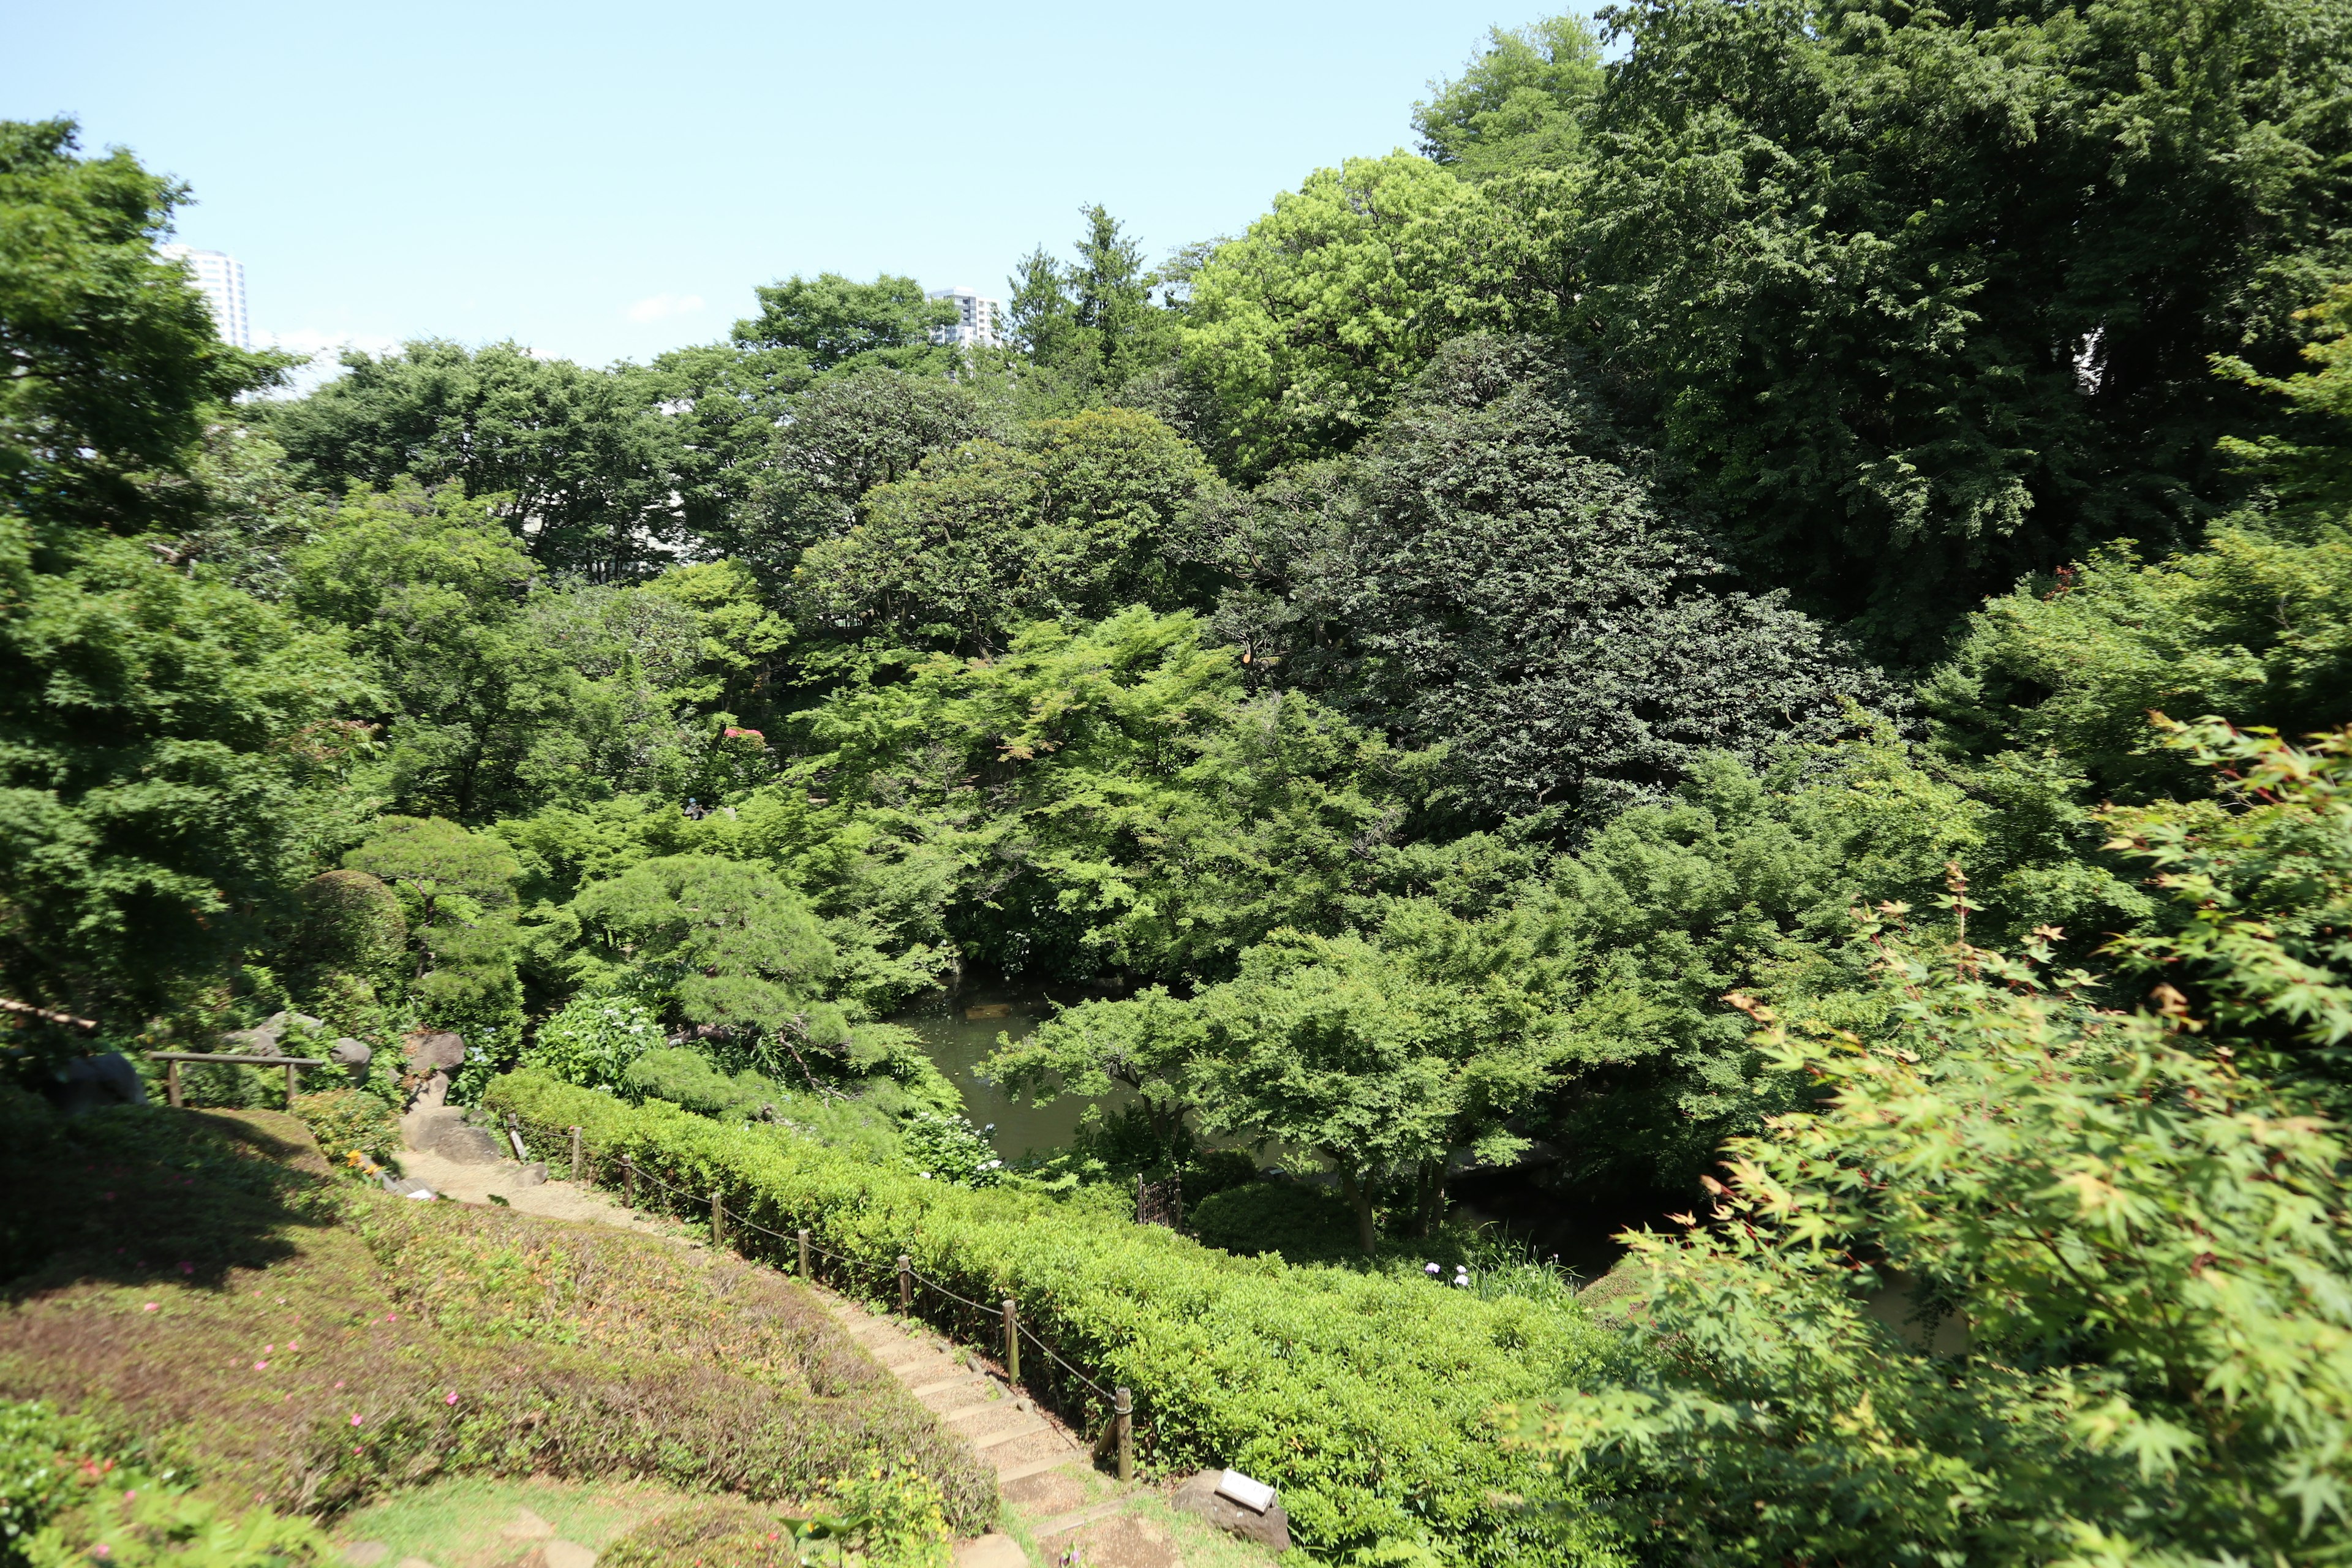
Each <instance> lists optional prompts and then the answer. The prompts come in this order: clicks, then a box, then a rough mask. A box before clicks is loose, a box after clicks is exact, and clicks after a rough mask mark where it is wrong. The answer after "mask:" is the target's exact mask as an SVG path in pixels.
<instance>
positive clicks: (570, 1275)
mask: <svg viewBox="0 0 2352 1568" xmlns="http://www.w3.org/2000/svg"><path fill="white" fill-rule="evenodd" d="M0 1184H5V1191H7V1192H8V1193H9V1194H10V1202H9V1204H8V1205H6V1209H5V1215H6V1217H5V1221H4V1222H0V1278H5V1279H6V1280H7V1281H8V1285H7V1289H8V1293H9V1300H8V1303H7V1305H6V1307H5V1311H6V1313H7V1321H6V1323H5V1329H0V1396H13V1397H20V1398H28V1397H45V1398H48V1399H51V1400H54V1401H56V1402H58V1403H59V1404H60V1405H65V1406H66V1407H68V1408H79V1409H83V1410H86V1411H89V1412H91V1413H94V1414H96V1415H100V1417H101V1418H103V1419H106V1420H108V1421H109V1422H110V1424H113V1425H115V1426H120V1427H121V1428H122V1429H123V1430H125V1431H126V1432H130V1433H134V1434H136V1435H137V1436H139V1437H141V1438H142V1440H144V1441H145V1442H146V1444H147V1445H148V1447H150V1449H151V1451H152V1452H154V1453H155V1454H156V1455H157V1457H158V1458H162V1459H165V1460H168V1461H171V1462H176V1463H183V1464H187V1465H190V1466H192V1467H193V1468H195V1469H196V1470H197V1472H198V1473H199V1474H200V1475H201V1476H203V1477H204V1478H205V1482H206V1485H207V1488H208V1489H210V1490H213V1491H215V1493H217V1494H218V1495H220V1496H221V1497H223V1498H224V1499H225V1500H233V1501H236V1502H238V1503H240V1504H242V1503H246V1502H250V1501H260V1502H265V1503H268V1504H269V1505H270V1506H272V1507H274V1508H278V1509H279V1510H290V1511H304V1512H313V1513H320V1512H330V1513H331V1512H334V1511H338V1510H343V1509H347V1508H350V1507H352V1506H354V1505H357V1504H359V1503H362V1502H363V1501H365V1500H369V1499H370V1498H373V1497H375V1496H378V1495H380V1494H382V1493H383V1492H384V1491H385V1490H386V1489H390V1488H392V1487H395V1486H397V1485H400V1484H402V1483H405V1482H412V1481H416V1480H420V1479H424V1478H425V1477H428V1476H434V1475H439V1474H488V1475H521V1474H531V1473H537V1474H546V1475H554V1476H560V1477H574V1478H588V1477H598V1476H613V1475H635V1476H644V1477H648V1478H653V1479H660V1480H663V1481H666V1482H668V1483H670V1484H673V1485H678V1486H683V1487H688V1488H694V1489H725V1490H730V1491H734V1492H738V1493H740V1494H742V1495H744V1496H747V1497H751V1498H762V1499H766V1498H789V1499H800V1498H806V1497H809V1496H811V1495H813V1494H814V1492H815V1491H816V1489H818V1488H819V1487H820V1486H821V1485H822V1483H823V1482H824V1480H825V1479H828V1478H830V1477H833V1476H836V1475H841V1474H845V1473H849V1472H851V1471H853V1470H854V1471H861V1472H862V1471H863V1470H864V1469H866V1468H869V1467H870V1466H871V1465H873V1464H875V1463H877V1462H879V1463H882V1464H884V1465H887V1466H889V1467H891V1468H900V1469H908V1470H914V1471H919V1472H920V1473H922V1474H924V1475H926V1476H928V1477H929V1479H931V1480H932V1481H933V1482H934V1483H935V1484H937V1486H938V1487H939V1489H940V1493H941V1495H942V1497H943V1499H944V1500H945V1503H946V1511H947V1516H948V1520H949V1522H950V1524H951V1525H953V1526H955V1527H957V1528H958V1529H960V1530H965V1531H970V1530H974V1529H977V1528H980V1527H982V1526H984V1525H985V1524H986V1522H987V1521H989V1520H991V1519H992V1517H993V1515H994V1513H995V1489H994V1482H993V1479H992V1477H991V1476H990V1474H989V1473H988V1472H987V1471H986V1470H985V1469H984V1468H982V1466H981V1465H980V1464H979V1462H978V1461H977V1459H976V1458H974V1457H973V1456H972V1454H971V1450H970V1449H969V1448H968V1447H965V1446H964V1445H963V1444H962V1443H961V1441H959V1440H957V1439H954V1438H952V1437H950V1436H946V1435H944V1434H942V1433H941V1432H940V1429H939V1427H938V1426H937V1425H936V1423H934V1422H933V1421H932V1420H931V1418H930V1417H929V1415H928V1414H927V1413H925V1412H924V1411H923V1410H922V1409H921V1408H920V1407H919V1406H918V1405H915V1404H914V1402H913V1401H912V1400H910V1399H908V1397H907V1396H906V1395H905V1394H904V1392H903V1391H902V1390H900V1389H899V1388H898V1384H896V1383H895V1382H893V1381H892V1380H891V1379H890V1378H889V1376H888V1375H887V1373H884V1372H883V1371H882V1370H881V1368H879V1367H878V1366H877V1365H876V1364H875V1363H873V1362H872V1361H871V1360H869V1359H868V1358H866V1356H865V1355H864V1354H863V1352H859V1351H858V1350H856V1347H855V1346H853V1345H851V1344H850V1343H849V1342H848V1341H847V1339H846V1338H845V1336H843V1335H842V1334H841V1333H840V1332H839V1331H838V1330H837V1329H835V1327H834V1325H833V1324H832V1322H831V1321H830V1320H828V1319H827V1318H825V1317H824V1314H823V1312H822V1311H821V1310H820V1309H818V1308H817V1307H816V1306H815V1305H814V1303H813V1302H811V1301H809V1300H807V1298H806V1297H805V1296H803V1294H802V1293H801V1292H800V1291H799V1290H797V1289H795V1288H794V1287H793V1286H792V1285H791V1284H790V1282H788V1281H785V1280H782V1279H777V1278H776V1277H775V1276H773V1275H772V1274H770V1273H767V1272H765V1271H762V1270H757V1269H751V1268H743V1267H740V1266H737V1265H728V1264H717V1265H712V1266H705V1267H698V1266H697V1265H695V1264H694V1263H692V1262H691V1261H689V1260H688V1258H686V1257H685V1256H684V1255H682V1254H680V1253H679V1252H677V1250H676V1249H675V1248H672V1247H666V1246H664V1245H663V1244H661V1243H659V1242H657V1241H654V1240H651V1239H648V1238H646V1237H637V1236H633V1235H628V1234H625V1233H621V1232H608V1231H603V1230H594V1229H591V1228H589V1227H581V1226H564V1225H559V1224H555V1223H553V1222H549V1221H542V1220H535V1219H531V1218H529V1217H527V1216H523V1215H514V1214H510V1213H508V1212H504V1211H498V1210H490V1211H477V1210H469V1209H460V1208H457V1207H456V1206H455V1205H419V1204H414V1203H407V1202H404V1201H403V1200H398V1199H394V1198H392V1197H390V1196H388V1195H386V1194H380V1193H374V1192H370V1191H365V1190H361V1189H357V1188H354V1187H352V1186H351V1185H350V1184H344V1183H339V1182H338V1181H337V1180H336V1178H335V1177H334V1176H333V1174H332V1173H331V1172H330V1171H329V1169H328V1167H327V1165H326V1163H325V1162H324V1161H323V1160H322V1159H321V1158H320V1156H319V1154H318V1152H317V1150H316V1147H315V1145H313V1144H312V1143H311V1142H310V1137H309V1135H308V1133H307V1132H306V1131H304V1130H303V1129H302V1127H301V1125H300V1123H299V1122H297V1121H294V1120H293V1119H291V1118H289V1117H286V1116H282V1115H278V1114H275V1113H272V1112H268V1111H244V1112H234V1113H231V1112H195V1113H190V1112H172V1111H168V1110H156V1109H144V1108H137V1109H134V1108H124V1109H122V1110H113V1111H107V1112H101V1113H99V1114H97V1115H93V1116H89V1117H85V1118H82V1119H79V1120H78V1121H71V1122H58V1121H56V1120H54V1119H53V1118H51V1117H49V1116H48V1114H47V1110H46V1109H45V1108H42V1107H39V1106H38V1105H37V1102H33V1101H30V1100H26V1098H24V1097H21V1096H14V1095H10V1096H7V1097H6V1098H5V1099H0Z"/></svg>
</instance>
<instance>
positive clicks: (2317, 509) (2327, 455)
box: [2215, 283, 2352, 519]
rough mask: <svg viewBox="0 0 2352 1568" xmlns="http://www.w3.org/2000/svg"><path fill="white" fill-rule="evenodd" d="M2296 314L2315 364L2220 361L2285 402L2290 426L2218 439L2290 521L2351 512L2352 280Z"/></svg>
mask: <svg viewBox="0 0 2352 1568" xmlns="http://www.w3.org/2000/svg"><path fill="white" fill-rule="evenodd" d="M2295 319H2296V320H2297V321H2302V322H2304V323H2305V324H2306V326H2307V328H2308V329H2309V330H2310V331H2311V332H2312V334H2313V337H2312V341H2311V342H2307V343H2305V344H2304V346H2303V359H2304V363H2305V364H2307V365H2309V366H2310V367H2311V368H2310V369H2307V370H2301V371H2297V372H2295V373H2294V374H2292V375H2287V376H2268V375H2264V374H2262V373H2261V372H2260V371H2258V370H2256V369H2255V368H2254V367H2253V366H2252V365H2251V364H2248V363H2246V362H2245V361H2244V360H2242V359H2240V358H2238V357H2237V356H2236V355H2234V354H2231V355H2224V356H2222V357H2221V358H2219V359H2217V360H2216V361H2215V368H2216V369H2218V370H2219V371H2220V372H2221V374H2224V375H2226V376H2228V377H2230V378H2231V380H2233V381H2236V382H2239V383H2240V384H2243V385H2246V386H2249V387H2252V388H2253V389H2254V390H2256V391H2258V392H2268V393H2273V394H2276V395H2278V396H2280V397H2283V398H2284V399H2285V400H2286V408H2285V410H2284V418H2283V420H2282V423H2283V424H2284V426H2285V428H2284V430H2281V431H2274V432H2272V433H2269V434H2266V435H2263V436H2261V437H2257V438H2256V439H2254V440H2252V441H2249V440H2246V439H2244V438H2242V437H2235V436H2225V437H2222V438H2221V450H2222V451H2223V452H2224V453H2225V454H2227V455H2229V456H2231V457H2234V458H2239V459H2240V460H2241V461H2242V462H2243V463H2244V464H2245V465H2246V466H2247V467H2249V468H2252V470H2253V472H2254V473H2255V474H2256V475H2258V476H2259V477H2260V478H2261V479H2263V481H2264V482H2265V484H2266V486H2267V487H2268V488H2269V489H2272V490H2273V492H2275V494H2276V496H2277V497H2278V499H2279V500H2280V501H2281V502H2282V503H2283V505H2284V509H2285V515H2286V516H2287V517H2288V518H2290V519H2301V518H2306V517H2313V516H2317V517H2334V518H2342V517H2344V516H2346V515H2347V514H2352V283H2345V284H2338V285H2337V286H2336V288H2334V289H2330V290H2328V292H2327V295H2326V298H2325V299H2323V300H2320V301H2319V302H2318V303H2317V304H2315V305H2314V306H2312V307H2311V308H2310V309H2308V310H2299V311H2297V312H2296V313H2295Z"/></svg>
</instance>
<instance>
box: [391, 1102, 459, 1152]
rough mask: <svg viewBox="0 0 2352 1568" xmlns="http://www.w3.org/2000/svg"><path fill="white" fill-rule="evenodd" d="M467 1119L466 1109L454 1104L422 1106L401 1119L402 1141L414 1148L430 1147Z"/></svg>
mask: <svg viewBox="0 0 2352 1568" xmlns="http://www.w3.org/2000/svg"><path fill="white" fill-rule="evenodd" d="M465 1121H466V1113H465V1111H463V1110H460V1109H458V1108H457V1106H454V1105H426V1106H420V1107H418V1108H417V1109H416V1110H412V1111H410V1112H409V1113H408V1114H407V1115H405V1116H404V1117H402V1118H401V1119H400V1136H401V1141H402V1142H404V1143H406V1144H407V1145H408V1146H409V1147H410V1148H412V1149H430V1148H432V1147H433V1145H434V1144H436V1143H437V1142H440V1141H441V1134H442V1133H443V1132H445V1131H447V1130H448V1129H450V1128H452V1127H459V1126H463V1125H464V1124H465Z"/></svg>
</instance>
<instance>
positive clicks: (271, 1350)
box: [261, 1345, 278, 1355]
mask: <svg viewBox="0 0 2352 1568" xmlns="http://www.w3.org/2000/svg"><path fill="white" fill-rule="evenodd" d="M261 1353H262V1354H263V1355H276V1354H277V1353H278V1347H277V1346H276V1345H264V1346H262V1347H261Z"/></svg>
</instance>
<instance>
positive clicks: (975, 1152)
mask: <svg viewBox="0 0 2352 1568" xmlns="http://www.w3.org/2000/svg"><path fill="white" fill-rule="evenodd" d="M899 1157H900V1158H901V1159H902V1160H904V1161H905V1162H906V1164H907V1168H908V1170H910V1171H912V1172H914V1173H916V1174H917V1175H919V1176H920V1177H922V1178H923V1179H924V1180H925V1181H927V1182H952V1183H954V1184H956V1185H957V1186H960V1187H992V1186H994V1185H996V1184H997V1183H998V1182H1000V1181H1002V1180H1003V1177H1004V1162H1003V1161H1002V1160H1000V1159H998V1158H997V1157H996V1151H995V1150H994V1149H992V1148H991V1147H989V1143H988V1140H987V1139H985V1138H983V1137H982V1136H981V1135H980V1129H979V1128H977V1127H974V1126H973V1125H972V1124H971V1122H969V1121H965V1120H964V1119H963V1118H962V1117H961V1116H947V1115H942V1114H940V1112H938V1111H934V1110H919V1111H917V1112H916V1113H915V1114H914V1115H912V1116H910V1117H908V1119H907V1129H906V1148H905V1151H904V1152H903V1153H902V1154H901V1155H900V1156H899Z"/></svg>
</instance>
